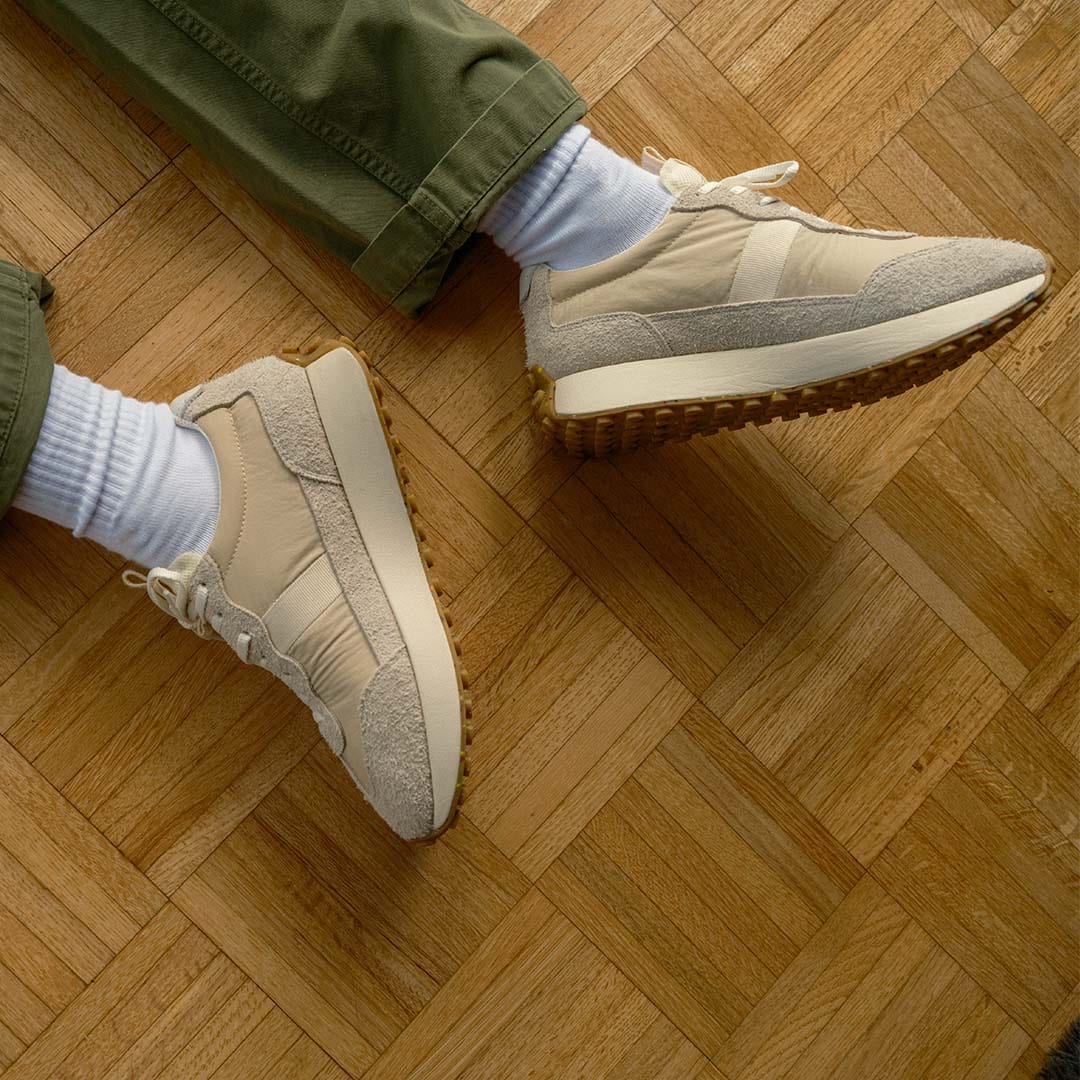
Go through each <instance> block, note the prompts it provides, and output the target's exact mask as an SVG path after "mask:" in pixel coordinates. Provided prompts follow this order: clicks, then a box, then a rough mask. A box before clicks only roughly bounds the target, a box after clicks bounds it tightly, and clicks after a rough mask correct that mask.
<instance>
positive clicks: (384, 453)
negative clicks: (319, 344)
mask: <svg viewBox="0 0 1080 1080" xmlns="http://www.w3.org/2000/svg"><path fill="white" fill-rule="evenodd" d="M307 371H308V380H309V382H310V383H311V388H312V391H313V393H314V395H315V401H316V403H317V405H318V408H319V416H320V418H321V420H322V422H323V427H324V429H325V430H326V437H327V439H328V440H329V442H330V447H331V450H332V452H333V455H334V461H335V462H336V463H337V466H338V471H339V472H340V474H341V480H342V484H343V485H344V487H345V494H346V497H347V498H348V500H349V504H350V506H351V507H352V510H353V515H354V517H355V518H356V524H357V526H358V527H359V529H360V534H361V536H362V537H363V540H364V546H365V548H367V553H368V556H369V557H370V558H371V562H372V565H373V566H374V568H375V573H376V575H377V576H378V578H379V582H380V584H381V585H382V587H383V591H384V592H385V593H386V598H387V600H388V602H389V604H390V609H391V610H392V611H393V613H394V618H395V619H396V620H397V624H398V628H399V629H400V630H401V636H402V638H403V639H404V641H405V647H406V648H407V649H408V652H409V660H410V661H411V663H412V668H413V672H414V674H415V676H416V685H417V689H418V690H419V692H420V706H421V709H422V710H423V714H424V724H425V726H426V728H427V741H428V756H429V759H430V762H431V783H432V788H433V801H434V823H433V827H434V828H435V829H438V828H440V827H441V826H442V825H443V824H444V823H445V822H446V819H447V817H449V815H450V812H451V810H452V809H453V805H454V792H455V790H456V787H457V778H458V762H459V760H460V756H461V698H460V695H459V692H458V683H457V669H456V667H455V665H454V657H453V654H452V652H451V645H450V643H449V641H448V640H447V637H446V631H445V630H444V629H443V623H442V619H441V617H440V615H439V611H438V608H437V607H436V606H435V598H434V597H433V596H432V594H431V587H430V586H429V584H428V578H427V573H426V572H425V570H424V565H423V563H422V561H421V559H420V552H419V550H418V549H417V546H416V536H415V535H414V533H413V529H412V522H411V520H410V518H409V511H408V508H407V507H406V506H405V501H404V499H403V498H402V494H401V486H400V485H399V483H398V478H397V471H396V470H395V468H394V463H393V460H392V458H391V451H390V449H389V447H388V446H387V445H386V437H385V435H384V434H383V428H382V422H381V421H380V419H379V414H378V409H377V407H376V404H375V401H374V399H373V398H372V396H371V390H370V387H369V385H368V381H367V377H366V376H365V374H364V372H363V370H362V368H361V367H360V364H359V363H358V362H357V360H356V358H355V357H354V356H353V354H352V353H351V352H350V351H349V350H348V349H346V348H339V349H334V350H333V351H331V352H328V353H327V354H326V355H325V356H322V357H320V358H319V359H318V360H316V361H315V363H313V364H312V365H311V366H310V367H309V368H308V369H307Z"/></svg>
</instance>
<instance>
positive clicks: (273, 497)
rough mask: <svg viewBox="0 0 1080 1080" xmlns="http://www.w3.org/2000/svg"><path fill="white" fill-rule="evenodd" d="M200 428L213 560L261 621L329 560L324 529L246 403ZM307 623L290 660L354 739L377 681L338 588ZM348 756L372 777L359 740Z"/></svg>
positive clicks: (236, 599) (233, 597)
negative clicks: (213, 471)
mask: <svg viewBox="0 0 1080 1080" xmlns="http://www.w3.org/2000/svg"><path fill="white" fill-rule="evenodd" d="M197 423H198V425H199V427H201V428H202V430H203V431H204V432H205V433H206V436H207V438H208V439H209V440H210V443H211V445H212V446H213V448H214V453H215V455H216V456H217V462H218V471H219V475H220V483H221V488H220V491H221V500H220V501H221V509H220V513H219V516H218V525H217V531H216V532H215V534H214V539H213V542H212V543H211V545H210V549H209V551H208V553H207V554H208V555H209V556H210V557H211V558H213V560H214V561H215V562H216V563H217V565H218V567H219V568H220V571H221V575H222V579H223V581H224V586H225V591H226V593H227V595H228V598H229V600H230V601H231V602H232V603H234V604H236V605H237V606H239V607H241V608H243V609H245V610H246V611H249V612H251V613H252V614H253V615H257V616H259V617H260V618H262V617H264V616H265V615H266V613H267V612H268V611H269V610H270V608H271V606H272V605H273V604H274V603H275V601H277V600H278V598H279V597H280V596H281V595H282V593H284V592H285V590H286V589H288V587H289V586H290V585H291V584H292V583H293V582H294V581H296V579H297V578H299V577H300V575H301V574H303V573H304V571H305V570H307V569H308V568H309V567H310V566H311V565H312V564H313V563H314V562H315V561H316V560H317V559H319V558H320V557H321V556H323V555H324V554H325V548H324V546H323V544H322V541H321V539H320V535H319V530H318V526H317V524H316V522H315V518H314V517H313V516H312V513H311V510H310V508H309V507H308V503H307V499H306V498H305V496H304V493H303V490H302V489H301V487H300V483H299V481H298V480H297V478H296V476H295V475H294V474H293V473H292V472H291V471H290V470H289V469H288V468H286V467H285V465H284V464H283V463H282V461H281V459H280V458H279V457H278V454H277V451H276V450H275V449H274V446H273V444H272V443H271V441H270V437H269V435H268V434H267V432H266V428H265V426H264V424H263V421H262V417H261V415H260V413H259V410H258V407H257V406H256V404H255V401H254V400H253V399H252V398H251V397H250V396H248V395H245V396H243V397H240V398H239V399H238V400H237V401H236V402H235V403H234V404H233V405H231V406H229V407H222V408H218V409H214V410H213V411H211V412H208V413H206V414H204V415H203V416H202V417H200V418H199V419H198V421H197ZM311 615H312V612H311V611H307V612H306V613H304V612H303V611H301V616H300V617H301V619H302V620H303V625H304V626H305V627H306V628H304V629H303V630H302V632H301V633H300V634H299V636H297V637H295V640H292V642H291V643H290V644H288V648H287V650H283V652H284V655H287V656H290V657H291V658H292V659H293V660H295V661H296V662H297V663H298V664H299V665H300V666H301V667H302V668H303V670H304V672H305V673H306V674H307V676H308V679H309V680H310V682H311V685H312V688H313V689H314V691H315V693H316V694H317V695H318V696H319V698H320V699H321V700H322V702H323V704H324V705H325V706H326V707H327V708H328V709H329V710H330V712H331V713H333V715H334V717H335V718H336V719H337V721H338V723H339V724H340V725H341V726H342V728H344V729H348V730H350V731H353V730H354V729H355V724H354V723H353V718H354V717H355V714H356V709H357V703H358V701H359V699H360V695H361V692H362V691H363V689H364V687H365V686H366V685H367V683H368V682H369V681H370V679H371V677H372V676H373V675H374V674H375V670H376V667H377V663H376V659H375V655H374V653H373V652H372V650H371V647H370V645H369V644H368V641H367V638H366V637H365V636H364V633H363V630H362V629H361V627H360V625H359V623H358V622H357V620H356V618H355V616H354V615H353V612H352V609H351V608H350V606H349V604H348V602H347V600H346V599H345V597H344V595H343V594H342V593H341V592H340V587H338V590H337V595H336V596H335V598H334V599H333V600H331V602H330V603H329V604H328V605H327V606H326V607H325V608H324V609H323V610H322V611H321V613H319V614H317V615H316V616H315V617H314V619H312V620H311V621H310V622H309V621H308V619H309V618H310V616H311ZM292 636H293V635H292V634H290V635H289V637H290V638H291V637H292ZM276 644H278V643H277V642H275V645H276ZM345 753H346V756H347V757H348V759H349V764H350V766H351V767H352V768H353V769H354V771H355V772H356V773H357V774H358V775H359V776H360V778H362V779H363V778H364V776H365V772H366V770H365V768H364V763H363V761H362V760H361V758H362V755H361V748H360V747H359V745H358V742H357V739H356V737H355V735H353V736H351V737H350V739H349V740H348V743H347V746H346V750H345Z"/></svg>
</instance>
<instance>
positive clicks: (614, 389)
mask: <svg viewBox="0 0 1080 1080" xmlns="http://www.w3.org/2000/svg"><path fill="white" fill-rule="evenodd" d="M1045 284H1046V275H1045V274H1039V275H1037V276H1035V277H1030V278H1027V279H1025V280H1024V281H1017V282H1014V283H1013V284H1011V285H1003V286H1002V287H1001V288H999V289H992V290H991V291H990V292H985V293H980V294H979V295H978V296H970V297H967V298H966V299H964V300H954V301H953V302H952V303H951V304H942V305H941V306H940V307H936V308H931V309H930V310H929V311H920V312H919V313H918V314H916V315H905V316H904V317H903V318H900V319H892V320H890V321H888V322H883V323H877V324H875V325H873V326H864V327H861V328H860V329H858V330H847V331H845V332H843V333H840V334H829V335H827V336H825V337H817V338H809V339H806V340H803V341H791V342H786V343H784V344H782V345H765V346H761V347H758V348H752V349H728V350H726V351H721V352H708V353H692V354H689V355H687V356H662V357H658V358H657V359H654V360H631V361H628V362H627V363H624V364H608V365H606V366H604V367H598V368H591V369H589V370H588V371H579V372H577V373H576V374H573V375H564V376H563V377H562V378H560V379H558V380H556V382H555V412H556V414H557V415H559V416H585V415H588V414H590V413H603V412H612V411H614V410H616V409H627V408H634V407H635V406H640V405H658V404H667V403H672V402H683V401H694V400H698V399H714V398H728V397H741V396H744V395H747V394H763V393H771V392H772V391H774V390H789V389H792V388H794V387H798V386H804V385H806V384H807V383H815V382H820V381H822V380H824V379H834V378H837V377H839V376H842V375H848V374H851V373H852V372H853V371H863V370H865V369H867V368H873V367H878V366H880V365H881V364H887V363H889V362H890V361H892V360H896V359H898V358H900V357H902V356H907V355H909V354H911V353H914V352H919V351H921V350H923V349H927V348H929V347H930V346H932V345H935V344H937V343H938V342H943V341H948V340H949V339H950V338H954V337H956V336H958V335H959V334H962V333H963V332H964V331H965V330H970V329H973V328H974V327H977V326H980V325H982V324H984V323H987V322H991V321H992V320H994V319H996V318H997V317H998V316H1000V315H1002V314H1004V313H1005V312H1007V311H1010V310H1011V309H1012V308H1014V307H1017V306H1018V305H1020V304H1022V303H1023V302H1024V301H1025V300H1028V299H1029V298H1030V297H1032V296H1034V295H1035V294H1036V293H1038V292H1039V291H1040V290H1041V289H1042V287H1043V286H1044V285H1045Z"/></svg>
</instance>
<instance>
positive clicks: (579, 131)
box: [479, 124, 590, 250]
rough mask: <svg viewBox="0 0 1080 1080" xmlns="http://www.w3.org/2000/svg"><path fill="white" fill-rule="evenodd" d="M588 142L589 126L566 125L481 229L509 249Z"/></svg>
mask: <svg viewBox="0 0 1080 1080" xmlns="http://www.w3.org/2000/svg"><path fill="white" fill-rule="evenodd" d="M589 142H590V133H589V129H588V128H587V127H585V126H584V125H583V124H573V125H572V126H571V127H569V128H567V129H566V131H564V132H563V133H562V134H561V135H560V136H559V138H558V140H557V141H556V143H555V145H554V146H552V148H551V149H550V150H548V151H547V153H545V154H544V155H543V156H542V157H540V158H539V159H537V161H536V162H534V164H533V165H532V166H531V167H530V168H529V169H528V170H527V171H526V172H525V173H523V174H522V176H521V177H519V178H518V180H517V181H516V182H515V183H514V186H513V187H512V188H510V190H509V191H507V192H506V194H505V195H503V196H502V198H501V199H499V201H498V202H497V203H496V204H495V205H494V206H493V207H492V208H491V209H490V210H489V211H488V212H487V213H486V214H485V215H484V216H483V218H481V220H480V224H479V229H480V231H481V232H486V233H490V234H491V237H492V239H494V241H495V243H496V244H498V245H499V247H501V248H502V249H503V250H509V249H510V248H511V247H512V246H513V243H514V239H515V237H516V236H517V235H518V233H519V232H520V231H521V230H522V229H524V228H525V227H526V226H527V225H528V224H529V222H530V221H531V220H532V219H533V218H534V217H535V216H536V214H537V212H538V211H539V210H540V209H541V207H543V205H544V204H545V203H546V202H547V201H548V199H550V198H551V196H552V194H553V193H554V191H555V189H556V188H557V187H558V186H559V184H560V183H562V181H563V179H564V178H565V177H566V175H567V173H569V172H570V170H571V169H572V168H573V167H574V163H575V162H576V161H577V159H578V156H579V155H580V154H581V152H582V150H583V149H584V148H585V147H586V146H587V145H588V144H589Z"/></svg>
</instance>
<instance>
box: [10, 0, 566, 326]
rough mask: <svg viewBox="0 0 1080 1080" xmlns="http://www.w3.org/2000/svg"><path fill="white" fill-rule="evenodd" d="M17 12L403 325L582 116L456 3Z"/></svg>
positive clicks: (522, 52)
mask: <svg viewBox="0 0 1080 1080" xmlns="http://www.w3.org/2000/svg"><path fill="white" fill-rule="evenodd" d="M25 6H26V7H27V8H28V9H29V10H30V11H31V12H32V13H33V14H34V15H36V16H38V17H39V18H40V19H42V21H44V22H45V23H47V24H48V25H49V26H51V27H52V28H53V29H54V30H56V31H57V32H58V33H59V34H60V35H61V36H62V37H64V38H66V39H67V40H68V41H69V42H71V44H73V45H74V46H75V47H76V48H77V49H79V51H80V52H82V53H83V54H85V55H86V56H87V57H89V58H90V59H91V60H92V61H93V62H94V63H95V64H97V65H98V66H99V67H100V68H101V69H102V70H103V71H105V72H106V73H107V74H108V75H109V76H110V77H111V78H113V79H114V80H116V82H118V83H119V84H120V85H122V86H124V87H125V88H126V89H128V90H129V91H130V92H131V93H133V94H134V95H135V96H136V97H138V98H139V99H140V100H141V101H142V102H143V103H144V104H145V105H147V106H148V107H149V108H151V109H153V110H154V112H156V113H157V114H158V115H159V116H161V117H162V119H164V120H165V121H166V122H167V123H169V124H170V125H171V126H172V127H173V128H175V129H176V130H177V131H178V132H179V133H180V134H181V135H183V136H184V137H185V138H186V139H188V140H189V141H190V142H191V143H192V144H193V145H194V146H195V147H197V148H198V149H200V150H201V151H202V152H204V153H205V154H206V155H207V156H208V157H210V158H211V159H213V160H214V161H216V162H218V163H219V164H221V165H222V166H224V167H225V168H226V169H228V170H229V171H230V172H231V173H232V174H233V176H235V177H236V178H237V180H239V181H240V183H242V184H243V185H244V186H245V187H246V188H247V189H248V190H249V191H251V192H252V193H253V194H254V195H255V196H257V197H258V198H259V199H261V200H262V201H263V202H264V203H265V204H266V205H268V206H270V207H271V208H272V209H274V210H275V211H277V212H278V213H279V214H281V216H283V217H284V218H286V219H287V220H289V221H291V222H292V223H293V224H295V225H297V226H299V227H300V228H301V229H303V230H304V231H305V232H307V233H308V234H309V235H310V236H312V237H313V238H314V239H315V240H316V241H318V242H319V243H320V244H321V245H323V246H324V247H326V248H328V249H329V250H330V251H332V252H334V253H335V254H336V255H338V256H339V257H340V258H342V259H344V260H345V261H346V262H348V263H349V264H350V265H351V266H352V268H353V270H354V271H355V272H356V273H357V274H358V275H359V276H360V277H361V278H362V279H363V280H364V281H366V282H367V283H368V284H369V285H370V286H371V287H372V288H373V289H374V290H375V291H376V292H377V293H379V294H380V295H381V296H383V297H384V298H385V299H387V300H389V301H392V302H393V304H394V305H395V306H396V307H397V308H398V309H400V310H401V311H404V312H408V313H413V312H415V311H416V310H417V309H419V308H420V307H422V306H423V304H424V303H426V302H427V301H428V300H429V299H430V298H431V296H432V294H433V293H434V292H435V289H436V288H437V286H438V284H439V281H440V280H441V278H442V276H443V274H444V272H445V270H446V267H447V264H448V263H449V261H450V258H451V256H452V255H453V253H454V252H455V251H456V250H457V249H458V248H459V247H460V246H461V244H462V243H464V241H465V240H466V239H467V238H468V237H469V235H471V233H472V231H473V230H474V229H475V227H476V224H477V222H478V221H479V220H480V218H481V217H482V216H483V214H484V213H485V212H486V211H487V210H488V209H489V208H490V207H491V206H492V205H493V204H494V203H495V201H496V200H497V198H498V197H499V196H500V195H501V194H502V193H503V192H504V191H505V190H506V189H507V188H508V187H509V186H510V185H511V184H512V183H513V181H514V180H515V179H516V178H517V177H518V176H519V175H521V174H522V173H523V172H524V171H525V170H526V169H527V168H528V167H529V166H530V165H531V164H532V163H533V162H534V161H535V160H536V158H538V157H539V156H540V154H541V153H543V151H545V150H546V149H548V148H549V147H550V146H551V145H552V144H553V143H554V142H555V140H556V139H557V138H558V136H559V135H560V134H561V133H562V132H563V131H564V130H565V129H566V128H567V127H569V126H570V125H571V124H572V123H573V122H574V121H575V120H576V119H578V118H579V117H580V116H581V115H582V113H583V112H584V110H585V105H584V102H583V101H582V100H581V99H580V97H579V96H578V94H577V93H576V92H575V91H574V89H573V87H572V86H571V85H570V84H569V83H568V82H567V81H566V79H565V78H564V77H563V76H562V75H561V74H559V72H558V71H557V70H556V69H555V68H554V67H553V66H552V65H551V64H549V63H547V62H546V61H542V60H540V59H539V58H538V57H537V56H536V55H535V54H534V53H533V52H532V51H531V50H530V49H529V48H528V47H527V46H526V45H525V44H524V43H523V42H521V41H520V40H518V39H517V38H516V37H514V35H512V34H510V33H509V32H508V31H506V30H504V29H503V28H502V27H500V26H498V25H496V24H495V23H493V22H491V21H490V20H489V19H486V18H484V17H483V16H481V15H478V14H477V13H475V12H474V11H472V10H470V9H469V8H467V7H466V6H465V5H464V4H463V3H461V2H460V0H424V2H423V3H405V2H402V0H321V2H309V3H303V4H298V3H290V2H289V0H267V2H266V3H263V4H258V5H252V4H222V3H218V2H215V0H155V2H154V3H139V4H119V3H102V2H101V0H26V3H25Z"/></svg>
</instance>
